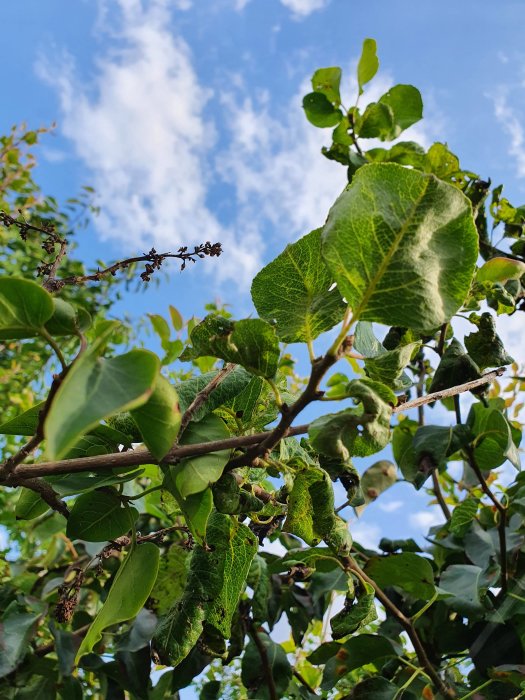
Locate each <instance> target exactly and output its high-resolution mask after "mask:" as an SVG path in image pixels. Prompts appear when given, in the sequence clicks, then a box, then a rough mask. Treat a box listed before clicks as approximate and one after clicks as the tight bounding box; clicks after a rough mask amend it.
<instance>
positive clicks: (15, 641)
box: [0, 602, 41, 678]
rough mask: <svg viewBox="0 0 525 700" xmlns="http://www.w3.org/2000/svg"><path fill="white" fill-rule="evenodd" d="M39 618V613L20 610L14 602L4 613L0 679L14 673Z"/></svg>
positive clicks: (0, 628) (0, 647)
mask: <svg viewBox="0 0 525 700" xmlns="http://www.w3.org/2000/svg"><path fill="white" fill-rule="evenodd" d="M40 617H41V615H40V613H38V614H34V613H30V612H25V611H22V610H20V608H19V606H18V605H17V604H16V603H15V602H13V603H11V604H10V605H9V606H8V607H7V609H6V610H5V611H4V613H3V615H2V617H1V624H0V649H1V650H2V653H1V654H0V678H3V677H4V676H7V674H8V673H11V671H14V669H15V668H16V667H17V666H18V665H19V664H20V662H21V661H22V660H23V658H24V656H25V654H26V652H27V651H28V644H29V640H30V639H32V637H33V634H34V630H35V627H36V624H37V622H38V620H39V619H40Z"/></svg>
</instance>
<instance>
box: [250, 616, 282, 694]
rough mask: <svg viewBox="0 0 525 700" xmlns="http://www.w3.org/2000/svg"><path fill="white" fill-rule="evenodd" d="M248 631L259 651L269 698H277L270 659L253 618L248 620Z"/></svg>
mask: <svg viewBox="0 0 525 700" xmlns="http://www.w3.org/2000/svg"><path fill="white" fill-rule="evenodd" d="M248 633H249V635H250V637H251V638H252V639H253V643H254V644H255V646H256V647H257V651H258V652H259V656H260V657H261V666H262V671H263V675H264V679H265V681H266V685H267V686H268V695H269V696H270V700H279V696H278V695H277V689H276V688H275V681H274V679H273V675H272V669H271V667H270V660H269V659H268V651H267V649H266V647H265V646H264V644H263V643H262V641H261V638H260V637H259V633H258V632H257V630H256V629H255V625H254V624H253V620H248Z"/></svg>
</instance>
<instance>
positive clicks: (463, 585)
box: [438, 564, 483, 616]
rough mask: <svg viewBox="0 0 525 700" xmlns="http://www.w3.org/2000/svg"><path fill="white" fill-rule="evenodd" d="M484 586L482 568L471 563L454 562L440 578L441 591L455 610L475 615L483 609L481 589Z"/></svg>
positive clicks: (447, 602) (446, 601)
mask: <svg viewBox="0 0 525 700" xmlns="http://www.w3.org/2000/svg"><path fill="white" fill-rule="evenodd" d="M482 586H483V578H482V570H481V569H480V568H479V566H471V565H470V564H452V565H451V566H449V567H447V568H446V569H445V571H443V573H442V574H441V577H440V579H439V589H438V590H439V592H440V593H441V594H442V595H443V597H444V600H445V603H446V604H447V605H448V606H449V607H451V608H452V609H453V610H456V611H457V612H459V613H461V614H464V615H467V616H469V615H473V614H475V613H480V612H482V610H483V605H482V603H481V600H480V589H481V587H482Z"/></svg>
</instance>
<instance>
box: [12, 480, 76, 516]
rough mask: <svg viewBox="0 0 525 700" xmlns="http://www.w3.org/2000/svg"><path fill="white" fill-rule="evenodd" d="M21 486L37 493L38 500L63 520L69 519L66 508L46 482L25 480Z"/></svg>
mask: <svg viewBox="0 0 525 700" xmlns="http://www.w3.org/2000/svg"><path fill="white" fill-rule="evenodd" d="M23 485H24V488H26V489H31V491H34V492H35V493H38V495H39V496H40V498H41V499H42V500H43V501H45V502H46V503H47V505H48V506H49V507H50V508H52V509H53V510H56V512H57V513H60V515H63V516H64V518H66V519H67V518H69V509H68V507H67V506H66V504H65V503H64V501H62V500H61V499H60V498H59V496H58V494H57V492H56V491H55V490H54V489H53V488H52V487H51V484H49V483H48V482H47V481H44V480H43V479H25V480H24V484H23Z"/></svg>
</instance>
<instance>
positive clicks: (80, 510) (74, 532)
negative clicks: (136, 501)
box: [66, 487, 139, 542]
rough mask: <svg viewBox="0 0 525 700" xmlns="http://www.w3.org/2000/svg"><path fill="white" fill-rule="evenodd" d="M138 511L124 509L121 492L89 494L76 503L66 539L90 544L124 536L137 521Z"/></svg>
mask: <svg viewBox="0 0 525 700" xmlns="http://www.w3.org/2000/svg"><path fill="white" fill-rule="evenodd" d="M138 515H139V513H138V511H137V509H136V508H125V507H124V506H123V505H122V501H121V499H120V496H119V494H118V492H117V491H116V490H115V489H114V488H112V487H107V488H104V490H98V491H90V492H89V493H86V494H84V495H82V496H79V497H78V498H77V500H76V501H75V504H74V506H73V508H72V509H71V513H70V516H69V519H68V521H67V530H66V533H67V536H68V537H69V538H71V539H79V540H86V541H87V542H105V541H107V540H114V539H115V538H116V537H119V536H120V535H124V534H125V533H126V532H128V531H129V530H130V529H131V528H132V527H133V523H134V522H135V520H136V519H137V518H138Z"/></svg>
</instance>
